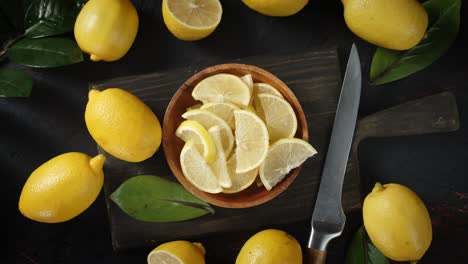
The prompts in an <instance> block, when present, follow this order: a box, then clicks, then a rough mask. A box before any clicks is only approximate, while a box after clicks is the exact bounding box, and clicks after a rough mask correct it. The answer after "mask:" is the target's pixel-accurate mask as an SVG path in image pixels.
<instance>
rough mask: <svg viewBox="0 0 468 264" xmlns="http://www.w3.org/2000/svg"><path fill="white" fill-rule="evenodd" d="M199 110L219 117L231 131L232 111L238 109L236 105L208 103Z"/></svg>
mask: <svg viewBox="0 0 468 264" xmlns="http://www.w3.org/2000/svg"><path fill="white" fill-rule="evenodd" d="M200 109H205V110H208V111H210V112H212V113H213V114H215V115H217V116H219V117H221V118H222V119H223V120H224V121H226V122H227V123H228V125H229V127H230V128H231V129H234V128H235V122H234V110H239V109H240V108H239V107H238V106H237V105H235V104H231V103H222V102H208V103H205V104H203V105H202V106H201V107H200Z"/></svg>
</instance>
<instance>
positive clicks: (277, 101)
mask: <svg viewBox="0 0 468 264" xmlns="http://www.w3.org/2000/svg"><path fill="white" fill-rule="evenodd" d="M258 102H259V103H258V104H259V105H256V107H257V111H258V112H259V113H261V115H260V116H261V117H262V119H263V120H264V121H265V123H266V126H267V129H268V133H269V135H270V141H271V142H275V141H276V140H278V139H280V138H292V137H294V135H295V134H296V131H297V118H296V114H295V113H294V109H293V108H292V106H291V105H290V104H289V103H288V101H286V100H284V99H283V98H280V97H278V96H276V95H272V94H259V95H258Z"/></svg>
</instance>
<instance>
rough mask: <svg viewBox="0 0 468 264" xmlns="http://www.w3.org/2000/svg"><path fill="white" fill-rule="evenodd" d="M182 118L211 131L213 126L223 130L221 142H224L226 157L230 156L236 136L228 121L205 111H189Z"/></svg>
mask: <svg viewBox="0 0 468 264" xmlns="http://www.w3.org/2000/svg"><path fill="white" fill-rule="evenodd" d="M182 117H183V118H185V119H189V120H194V121H197V122H198V123H200V124H201V125H202V126H204V127H205V128H206V129H210V127H213V126H219V128H220V129H221V140H222V142H223V149H224V153H225V155H226V156H229V154H230V153H231V150H232V147H233V146H234V136H233V134H232V130H231V128H230V127H229V125H228V123H227V122H226V121H224V120H223V119H222V118H221V117H219V116H217V115H215V114H213V113H211V112H210V111H208V110H204V109H194V110H190V111H187V112H185V113H184V114H183V115H182Z"/></svg>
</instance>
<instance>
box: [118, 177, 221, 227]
mask: <svg viewBox="0 0 468 264" xmlns="http://www.w3.org/2000/svg"><path fill="white" fill-rule="evenodd" d="M110 198H111V200H112V201H114V202H115V203H116V204H117V205H118V206H119V207H120V208H121V209H122V210H123V211H124V212H125V213H126V214H128V215H129V216H131V217H133V218H135V219H137V220H140V221H145V222H176V221H183V220H188V219H192V218H196V217H200V216H202V215H205V214H207V213H214V209H213V208H212V207H211V206H210V205H209V204H207V203H206V202H204V201H202V200H200V199H198V198H197V197H195V196H194V195H192V194H191V193H190V192H188V191H187V190H186V189H185V188H184V187H182V185H180V184H178V183H174V182H171V181H168V180H166V179H164V178H161V177H158V176H152V175H139V176H134V177H131V178H130V179H128V180H126V181H125V182H124V183H122V185H120V187H119V188H117V190H115V191H114V192H113V193H112V194H111V195H110Z"/></svg>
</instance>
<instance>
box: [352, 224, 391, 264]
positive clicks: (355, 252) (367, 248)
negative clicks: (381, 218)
mask: <svg viewBox="0 0 468 264" xmlns="http://www.w3.org/2000/svg"><path fill="white" fill-rule="evenodd" d="M346 264H390V261H389V260H388V258H387V257H385V256H384V255H383V254H382V253H381V252H380V251H379V250H378V249H377V248H376V247H375V246H374V245H373V244H372V242H371V241H370V240H369V238H368V237H367V234H366V231H365V229H364V227H363V226H362V227H361V228H359V230H358V231H357V232H356V234H355V235H354V237H353V240H352V241H351V244H350V245H349V247H348V250H347V252H346Z"/></svg>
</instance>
